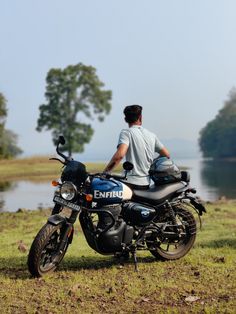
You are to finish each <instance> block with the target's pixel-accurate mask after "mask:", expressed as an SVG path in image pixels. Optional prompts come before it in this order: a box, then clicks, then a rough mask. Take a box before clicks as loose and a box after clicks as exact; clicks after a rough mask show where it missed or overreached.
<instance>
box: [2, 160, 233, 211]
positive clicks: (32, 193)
mask: <svg viewBox="0 0 236 314" xmlns="http://www.w3.org/2000/svg"><path fill="white" fill-rule="evenodd" d="M175 162H176V164H177V165H178V166H185V167H188V168H189V169H188V171H189V172H190V175H191V181H190V183H191V186H192V187H195V188H196V189H197V195H199V196H200V197H201V198H202V199H203V200H205V201H215V200H217V199H219V198H220V197H222V196H225V197H227V198H235V199H236V161H234V162H233V161H232V162H226V161H210V160H200V159H181V160H178V159H176V160H175ZM54 189H55V188H53V187H52V186H51V184H50V182H40V183H38V182H29V181H17V182H14V183H12V182H2V183H1V182H0V211H13V212H14V211H17V210H18V209H19V208H27V209H37V208H39V207H52V206H53V202H52V197H53V193H54Z"/></svg>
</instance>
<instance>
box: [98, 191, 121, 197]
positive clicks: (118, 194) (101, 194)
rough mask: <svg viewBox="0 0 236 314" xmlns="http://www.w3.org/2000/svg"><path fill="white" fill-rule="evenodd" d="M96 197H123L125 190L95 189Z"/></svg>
mask: <svg viewBox="0 0 236 314" xmlns="http://www.w3.org/2000/svg"><path fill="white" fill-rule="evenodd" d="M94 197H95V198H114V197H118V198H122V197H123V191H111V192H101V191H98V190H94Z"/></svg>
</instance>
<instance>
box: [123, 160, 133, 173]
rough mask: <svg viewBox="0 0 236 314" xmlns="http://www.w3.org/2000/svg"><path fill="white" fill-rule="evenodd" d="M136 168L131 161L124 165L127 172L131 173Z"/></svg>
mask: <svg viewBox="0 0 236 314" xmlns="http://www.w3.org/2000/svg"><path fill="white" fill-rule="evenodd" d="M133 168H134V165H133V164H132V163H131V162H129V161H126V162H124V163H123V169H124V170H126V171H130V170H132V169H133Z"/></svg>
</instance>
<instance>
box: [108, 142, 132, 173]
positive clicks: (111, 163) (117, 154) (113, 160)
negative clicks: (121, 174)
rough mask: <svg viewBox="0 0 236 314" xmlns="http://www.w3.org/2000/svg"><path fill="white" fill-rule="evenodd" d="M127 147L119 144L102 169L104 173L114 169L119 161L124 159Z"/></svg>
mask: <svg viewBox="0 0 236 314" xmlns="http://www.w3.org/2000/svg"><path fill="white" fill-rule="evenodd" d="M128 147H129V146H128V145H126V144H120V145H119V146H118V148H117V151H116V152H115V154H114V155H113V157H112V158H111V160H110V161H109V163H108V164H107V166H106V168H105V169H104V172H110V171H112V169H114V168H115V167H116V166H117V165H118V164H119V163H120V162H121V160H122V159H123V158H124V157H125V155H126V153H127V150H128Z"/></svg>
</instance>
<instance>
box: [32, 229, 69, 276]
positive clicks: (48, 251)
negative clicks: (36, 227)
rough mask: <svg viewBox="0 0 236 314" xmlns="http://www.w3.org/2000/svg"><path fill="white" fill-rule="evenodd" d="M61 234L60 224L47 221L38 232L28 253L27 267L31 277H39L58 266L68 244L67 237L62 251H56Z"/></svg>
mask: <svg viewBox="0 0 236 314" xmlns="http://www.w3.org/2000/svg"><path fill="white" fill-rule="evenodd" d="M62 236H63V226H61V225H57V226H54V225H51V224H49V223H47V224H46V225H44V226H43V227H42V229H41V230H40V231H39V232H38V234H37V236H36V237H35V239H34V241H33V243H32V245H31V248H30V251H29V255H28V269H29V272H30V273H31V275H32V276H33V277H41V276H43V275H45V274H46V273H49V272H52V271H54V270H55V269H56V268H57V267H58V265H59V264H60V262H61V261H62V259H63V257H64V255H65V253H66V251H67V248H68V245H69V241H68V239H67V242H66V243H65V245H64V248H63V250H62V252H58V248H59V245H60V242H61V238H62Z"/></svg>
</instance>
